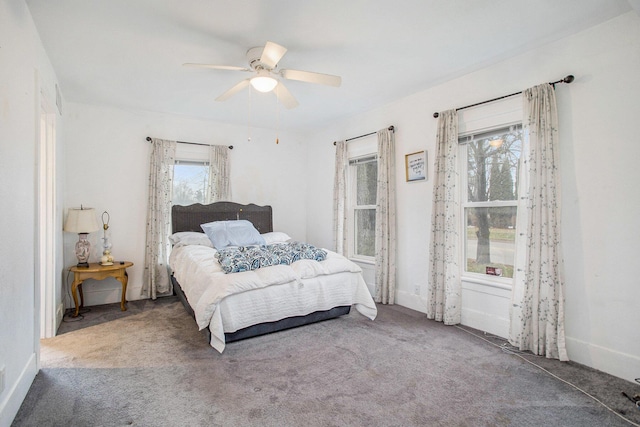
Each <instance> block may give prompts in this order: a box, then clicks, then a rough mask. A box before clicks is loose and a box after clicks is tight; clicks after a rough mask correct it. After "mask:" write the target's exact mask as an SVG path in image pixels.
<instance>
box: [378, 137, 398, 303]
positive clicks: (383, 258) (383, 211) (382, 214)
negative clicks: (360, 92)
mask: <svg viewBox="0 0 640 427" xmlns="http://www.w3.org/2000/svg"><path fill="white" fill-rule="evenodd" d="M377 134H378V184H377V191H376V194H377V196H376V246H375V247H376V273H375V277H376V288H375V289H376V290H375V301H376V302H380V303H382V304H393V302H394V299H395V295H396V175H395V169H396V168H395V143H394V133H393V131H392V130H389V129H382V130H380V131H378V133H377Z"/></svg>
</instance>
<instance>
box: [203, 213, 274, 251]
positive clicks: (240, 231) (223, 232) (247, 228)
mask: <svg viewBox="0 0 640 427" xmlns="http://www.w3.org/2000/svg"><path fill="white" fill-rule="evenodd" d="M200 227H201V228H202V229H203V230H204V232H205V233H206V234H207V236H209V240H211V243H212V244H213V247H214V248H216V249H222V248H226V247H227V246H249V245H264V244H265V242H264V239H263V238H262V236H260V233H259V232H258V230H256V228H255V227H254V226H253V224H251V222H249V221H247V220H246V219H241V220H237V221H214V222H208V223H206V224H200Z"/></svg>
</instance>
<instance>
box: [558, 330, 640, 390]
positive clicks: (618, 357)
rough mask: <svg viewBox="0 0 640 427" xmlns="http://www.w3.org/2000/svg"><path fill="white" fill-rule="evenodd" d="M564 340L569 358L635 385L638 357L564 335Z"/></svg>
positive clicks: (638, 367)
mask: <svg viewBox="0 0 640 427" xmlns="http://www.w3.org/2000/svg"><path fill="white" fill-rule="evenodd" d="M565 341H566V344H567V354H568V356H569V360H572V361H574V362H578V363H581V364H583V365H586V366H589V367H591V368H594V369H597V370H600V371H603V372H606V373H608V374H611V375H613V376H616V377H618V378H622V379H625V380H627V381H631V382H633V383H634V384H636V385H637V383H636V382H635V381H634V378H638V373H639V372H640V357H638V356H635V355H633V354H628V353H623V352H620V351H615V350H611V349H609V348H606V347H602V346H599V345H595V344H591V343H588V342H585V341H582V340H579V339H577V338H572V337H566V338H565Z"/></svg>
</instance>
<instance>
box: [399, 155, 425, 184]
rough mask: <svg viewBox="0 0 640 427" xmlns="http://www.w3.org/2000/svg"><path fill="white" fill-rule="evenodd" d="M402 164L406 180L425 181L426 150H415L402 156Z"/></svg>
mask: <svg viewBox="0 0 640 427" xmlns="http://www.w3.org/2000/svg"><path fill="white" fill-rule="evenodd" d="M404 166H405V169H406V174H407V182H412V181H426V179H427V152H426V150H425V151H416V152H415V153H411V154H406V155H405V156H404Z"/></svg>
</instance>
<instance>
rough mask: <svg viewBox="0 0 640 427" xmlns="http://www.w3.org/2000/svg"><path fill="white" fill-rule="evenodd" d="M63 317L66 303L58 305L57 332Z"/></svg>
mask: <svg viewBox="0 0 640 427" xmlns="http://www.w3.org/2000/svg"><path fill="white" fill-rule="evenodd" d="M63 317H64V303H60V304H59V305H58V309H57V310H56V331H57V330H58V328H59V327H60V324H61V323H62V319H63Z"/></svg>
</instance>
